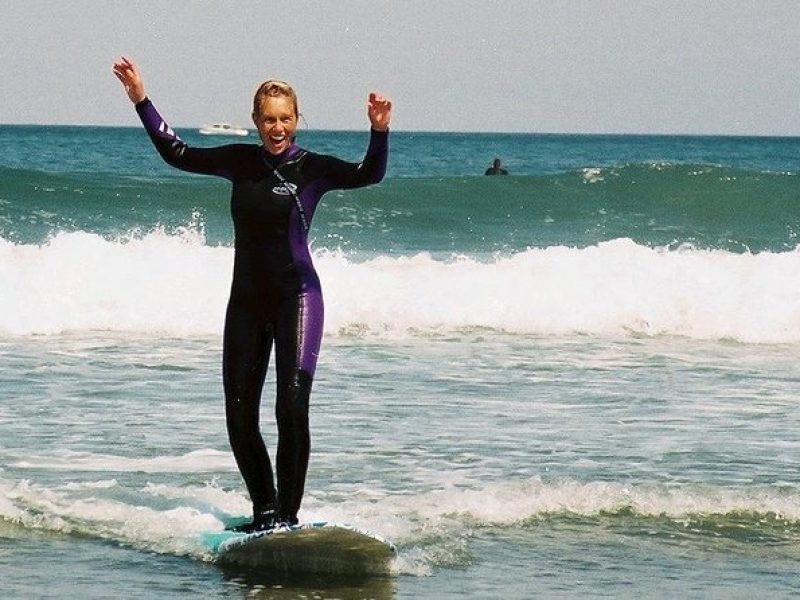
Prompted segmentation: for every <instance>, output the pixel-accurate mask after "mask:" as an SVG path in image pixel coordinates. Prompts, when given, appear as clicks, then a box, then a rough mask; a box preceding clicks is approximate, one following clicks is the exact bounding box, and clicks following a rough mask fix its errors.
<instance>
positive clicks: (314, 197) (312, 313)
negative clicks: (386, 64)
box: [136, 98, 388, 523]
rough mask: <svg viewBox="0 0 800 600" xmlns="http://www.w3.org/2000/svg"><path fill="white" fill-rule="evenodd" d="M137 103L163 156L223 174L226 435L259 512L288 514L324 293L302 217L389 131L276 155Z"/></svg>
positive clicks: (303, 454) (295, 491) (361, 175)
mask: <svg viewBox="0 0 800 600" xmlns="http://www.w3.org/2000/svg"><path fill="white" fill-rule="evenodd" d="M136 111H137V113H138V114H139V117H140V118H141V120H142V123H143V124H144V126H145V129H146V130H147V133H148V134H149V136H150V138H151V139H152V141H153V143H154V144H155V147H156V149H157V150H158V152H159V154H160V155H161V157H162V158H163V159H164V160H165V161H166V162H167V163H168V164H170V165H172V166H174V167H177V168H179V169H182V170H185V171H190V172H193V173H202V174H207V175H217V176H220V177H224V178H226V179H228V180H229V181H231V183H232V184H233V189H232V193H231V215H232V217H233V225H234V234H235V242H234V243H235V255H234V266H233V283H232V285H231V294H230V300H229V302H228V308H227V312H226V316H225V332H224V341H223V381H224V388H225V414H226V420H227V425H228V437H229V439H230V444H231V448H232V449H233V454H234V456H235V458H236V463H237V465H238V466H239V470H240V471H241V473H242V477H243V478H244V481H245V484H246V485H247V491H248V493H249V494H250V499H251V501H252V502H253V512H254V523H256V522H258V521H259V518H261V519H266V520H269V519H272V518H275V519H276V520H279V521H287V522H297V511H298V510H299V508H300V502H301V500H302V497H303V488H304V485H305V477H306V470H307V467H308V458H309V452H310V434H309V428H308V405H309V396H310V393H311V383H312V380H313V378H314V370H315V368H316V364H317V356H318V354H319V348H320V343H321V341H322V319H323V302H322V291H321V289H320V283H319V278H318V277H317V273H316V271H315V270H314V266H313V265H312V262H311V255H310V253H309V250H308V241H307V236H308V226H309V225H310V223H311V219H312V217H313V215H314V210H315V209H316V207H317V204H318V203H319V201H320V199H321V197H322V195H323V194H324V193H325V192H327V191H329V190H332V189H344V188H354V187H360V186H364V185H368V184H371V183H377V182H378V181H380V180H381V179H383V176H384V174H385V171H386V160H387V154H388V132H378V131H374V130H373V131H372V132H371V136H370V143H369V148H368V150H367V153H366V156H365V157H364V160H363V162H361V163H360V164H356V163H349V162H345V161H342V160H339V159H337V158H333V157H331V156H324V155H320V154H315V153H313V152H308V151H305V150H302V149H301V148H299V147H298V146H296V145H294V144H292V146H290V147H289V148H288V149H287V150H286V151H285V152H283V153H282V154H281V155H271V154H269V153H267V152H266V151H265V149H264V148H263V147H262V146H260V145H255V144H231V145H226V146H219V147H216V148H194V147H189V146H187V145H186V144H185V143H184V142H183V140H181V139H180V138H179V137H178V136H177V135H176V134H175V133H174V132H173V131H172V129H171V128H170V127H169V126H168V125H167V124H166V123H165V122H164V120H163V119H162V118H161V116H160V115H159V114H158V112H157V111H156V109H155V107H154V106H153V104H152V103H151V102H150V100H149V99H147V98H146V99H144V100H142V101H141V102H139V103H138V104H136ZM273 344H274V346H275V366H276V379H277V397H276V405H275V418H276V421H277V425H278V449H277V456H276V463H277V465H276V466H277V469H276V474H277V490H276V486H275V482H274V480H273V474H272V465H271V464H270V460H269V456H268V454H267V450H266V447H265V444H264V440H263V438H262V436H261V433H260V429H259V404H260V399H261V390H262V387H263V384H264V377H265V375H266V371H267V364H268V362H269V356H270V352H271V350H272V346H273Z"/></svg>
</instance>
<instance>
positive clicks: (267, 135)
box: [253, 79, 300, 154]
mask: <svg viewBox="0 0 800 600" xmlns="http://www.w3.org/2000/svg"><path fill="white" fill-rule="evenodd" d="M299 118H300V111H299V109H298V107H297V94H295V91H294V90H293V89H292V87H291V86H290V85H289V84H288V83H285V82H283V81H277V80H274V79H270V80H268V81H265V82H264V83H262V84H261V85H260V86H259V88H258V90H257V91H256V94H255V97H254V98H253V123H255V126H256V128H257V129H258V134H259V135H260V136H261V141H262V142H263V143H264V147H265V148H266V149H267V151H268V152H269V153H270V154H280V153H282V152H284V151H286V150H287V149H288V148H289V146H290V145H291V144H292V143H293V142H294V139H295V131H297V120H298V119H299Z"/></svg>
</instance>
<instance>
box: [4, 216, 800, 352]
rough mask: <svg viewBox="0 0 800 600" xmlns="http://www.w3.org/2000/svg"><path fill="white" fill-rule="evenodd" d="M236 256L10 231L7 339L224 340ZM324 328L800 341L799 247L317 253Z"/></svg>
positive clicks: (155, 242)
mask: <svg viewBox="0 0 800 600" xmlns="http://www.w3.org/2000/svg"><path fill="white" fill-rule="evenodd" d="M232 256H233V251H232V250H231V249H230V248H224V247H209V246H206V245H205V244H204V241H203V239H202V235H201V234H198V233H196V232H193V231H191V230H187V231H185V232H182V233H180V234H175V235H168V234H166V233H164V232H160V231H157V232H153V233H151V234H148V235H146V236H144V237H141V238H132V239H127V240H120V241H108V240H105V239H103V238H101V237H99V236H97V235H93V234H87V233H69V234H67V233H65V234H60V235H57V236H56V237H54V238H53V239H52V240H51V241H50V242H48V243H47V244H44V245H42V246H32V245H18V244H13V243H10V242H7V241H4V240H2V239H0V281H2V282H3V290H2V291H3V293H2V294H0V334H6V335H9V334H10V335H30V334H53V333H60V332H65V331H75V330H77V331H83V330H111V331H122V332H142V333H155V334H161V333H163V334H167V335H178V336H187V335H188V336H193V335H218V334H219V333H220V332H221V330H222V322H223V318H224V312H225V303H226V300H227V291H228V289H229V282H230V272H231V264H232ZM315 262H316V265H317V268H318V271H319V272H320V276H321V278H322V280H323V288H324V292H325V300H326V314H325V318H326V322H325V331H326V334H327V335H337V334H347V335H350V334H352V333H353V332H358V333H360V334H364V333H365V332H366V333H369V334H371V335H378V336H398V335H406V334H407V333H408V332H410V331H411V332H419V331H423V332H425V331H443V330H444V331H457V330H460V329H464V328H471V327H486V328H493V329H497V330H501V331H506V332H511V333H521V334H534V335H545V336H548V335H553V336H561V335H571V334H574V333H582V334H590V335H599V336H606V335H608V336H618V335H621V334H622V335H629V334H633V335H680V336H688V337H691V338H697V339H735V340H739V341H743V342H754V343H782V342H785V343H798V342H800V285H798V284H800V281H798V280H800V251H797V250H795V251H791V252H782V253H771V252H762V253H759V254H748V253H746V254H734V253H730V252H725V251H721V250H697V249H693V248H681V249H677V250H667V249H653V248H648V247H645V246H640V245H637V244H636V243H634V242H633V241H631V240H628V239H618V240H613V241H610V242H605V243H602V244H599V245H597V246H592V247H588V248H583V249H575V248H567V247H560V246H559V247H549V248H544V249H530V250H527V251H525V252H519V253H517V254H514V255H511V256H500V257H497V258H495V259H492V260H486V261H484V260H478V259H475V258H469V257H460V258H453V259H449V260H442V259H434V258H433V257H431V256H430V255H427V254H418V255H416V256H410V257H387V256H382V257H377V258H374V259H372V260H367V261H359V260H354V259H353V258H352V257H348V256H346V255H344V254H342V253H336V252H318V253H317V255H316V257H315Z"/></svg>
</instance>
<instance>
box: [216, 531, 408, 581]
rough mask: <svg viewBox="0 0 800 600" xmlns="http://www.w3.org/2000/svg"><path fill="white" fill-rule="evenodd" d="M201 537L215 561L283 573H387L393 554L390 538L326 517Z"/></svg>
mask: <svg viewBox="0 0 800 600" xmlns="http://www.w3.org/2000/svg"><path fill="white" fill-rule="evenodd" d="M202 543H203V545H204V546H205V547H206V548H208V550H209V551H210V552H211V554H212V555H213V556H214V560H215V561H217V562H221V563H234V564H238V565H242V566H248V567H256V568H259V569H260V568H263V569H270V570H273V571H283V572H286V573H318V574H341V575H387V574H389V572H390V569H391V563H392V560H393V559H394V558H395V556H396V555H397V549H396V548H395V546H394V544H392V543H391V542H388V541H387V540H385V539H383V538H382V537H380V536H378V535H376V534H374V533H371V532H368V531H364V530H361V529H358V528H356V527H352V526H350V525H346V524H342V523H330V522H327V521H314V522H309V523H301V524H299V525H289V526H281V527H276V528H275V529H269V530H267V531H257V532H254V533H239V532H235V531H221V532H214V533H206V534H204V535H203V536H202Z"/></svg>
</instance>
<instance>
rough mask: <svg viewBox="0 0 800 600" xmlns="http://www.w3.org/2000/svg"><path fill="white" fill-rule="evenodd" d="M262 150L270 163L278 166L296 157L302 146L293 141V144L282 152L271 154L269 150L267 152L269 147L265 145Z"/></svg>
mask: <svg viewBox="0 0 800 600" xmlns="http://www.w3.org/2000/svg"><path fill="white" fill-rule="evenodd" d="M260 151H261V154H262V155H263V158H264V159H265V160H266V162H267V164H268V165H274V166H278V165H280V164H282V163H284V162H286V161H287V160H289V159H291V158H294V157H295V156H296V155H297V154H298V153H299V152H300V146H298V145H297V144H294V143H293V144H292V145H291V146H289V147H288V148H287V149H286V150H284V151H283V152H281V153H280V154H270V153H269V152H267V149H266V148H264V146H263V145H262V146H261V148H260Z"/></svg>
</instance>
